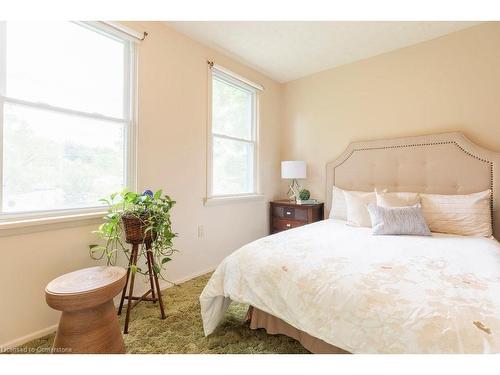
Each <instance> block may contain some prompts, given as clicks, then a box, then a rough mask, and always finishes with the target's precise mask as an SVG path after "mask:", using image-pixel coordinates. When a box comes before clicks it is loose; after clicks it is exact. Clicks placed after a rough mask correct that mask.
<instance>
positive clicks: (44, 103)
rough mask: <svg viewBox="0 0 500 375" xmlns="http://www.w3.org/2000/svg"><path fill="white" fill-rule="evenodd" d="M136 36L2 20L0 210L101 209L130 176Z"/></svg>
mask: <svg viewBox="0 0 500 375" xmlns="http://www.w3.org/2000/svg"><path fill="white" fill-rule="evenodd" d="M132 53H133V45H132V42H131V41H129V40H126V39H122V38H119V37H117V36H115V35H111V34H110V33H106V32H104V31H103V30H100V29H98V28H94V27H91V26H87V25H85V24H80V23H73V22H39V23H37V22H29V23H26V22H10V21H9V22H0V150H1V152H0V171H1V173H0V179H1V184H0V189H1V190H0V217H1V218H3V219H6V218H10V217H12V216H21V215H28V216H33V215H34V214H35V215H34V216H45V215H49V216H50V215H51V214H56V213H57V214H60V213H61V210H64V211H75V210H78V212H81V211H82V210H81V209H84V211H93V210H94V211H95V208H96V207H99V206H102V203H101V202H99V199H100V198H102V197H105V196H107V195H109V194H111V193H112V192H114V191H117V190H120V189H122V188H123V187H125V186H128V185H129V182H130V181H131V180H132V176H131V174H132V172H131V171H132V166H131V164H130V163H129V162H128V160H131V159H132V158H131V157H130V154H131V147H129V145H131V144H133V143H132V142H131V137H132V134H133V132H132V131H131V128H132V121H131V119H132V111H131V108H132V105H131V99H130V98H131V87H130V82H131V79H130V77H131V72H132V71H133V69H132V62H133V59H132Z"/></svg>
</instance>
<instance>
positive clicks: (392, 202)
mask: <svg viewBox="0 0 500 375" xmlns="http://www.w3.org/2000/svg"><path fill="white" fill-rule="evenodd" d="M375 194H376V196H377V206H382V207H405V206H415V205H416V204H419V203H420V196H419V195H418V193H407V192H393V193H392V192H391V193H388V192H387V191H385V190H384V191H382V192H379V191H376V192H375Z"/></svg>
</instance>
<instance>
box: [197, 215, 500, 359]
mask: <svg viewBox="0 0 500 375" xmlns="http://www.w3.org/2000/svg"><path fill="white" fill-rule="evenodd" d="M231 301H236V302H240V303H247V304H250V305H253V306H255V307H257V308H259V309H260V310H263V311H265V312H267V313H270V314H272V315H274V316H276V317H279V318H281V319H282V320H284V321H286V322H287V323H289V324H291V325H292V326H294V327H296V328H298V329H300V330H302V331H305V332H307V333H308V334H310V335H312V336H315V337H317V338H320V339H322V340H324V341H326V342H328V343H330V344H332V345H335V346H337V347H339V348H342V349H344V350H347V351H349V352H351V353H500V244H499V243H498V242H497V241H496V240H493V239H487V238H473V237H460V236H452V235H443V234H433V236H432V237H419V236H373V235H372V234H371V229H369V228H353V227H349V226H347V225H346V224H345V222H344V221H340V220H324V221H321V222H317V223H314V224H310V225H306V226H304V227H300V228H295V229H292V230H289V231H285V232H281V233H277V234H275V235H272V236H268V237H264V238H261V239H259V240H257V241H254V242H252V243H249V244H247V245H245V246H243V247H241V248H240V249H239V250H237V251H235V252H234V253H232V254H231V255H229V256H228V257H227V258H225V259H224V260H223V261H222V263H221V264H220V265H219V266H218V268H217V269H216V271H215V272H214V274H213V275H212V277H211V279H210V281H209V282H208V284H207V285H206V287H205V289H204V290H203V292H202V294H201V296H200V302H201V312H202V318H203V325H204V330H205V334H206V335H209V334H210V333H212V332H213V331H214V329H215V328H216V327H217V325H218V323H219V322H220V320H221V319H222V317H223V315H224V312H225V310H226V309H227V307H228V305H229V304H230V303H231Z"/></svg>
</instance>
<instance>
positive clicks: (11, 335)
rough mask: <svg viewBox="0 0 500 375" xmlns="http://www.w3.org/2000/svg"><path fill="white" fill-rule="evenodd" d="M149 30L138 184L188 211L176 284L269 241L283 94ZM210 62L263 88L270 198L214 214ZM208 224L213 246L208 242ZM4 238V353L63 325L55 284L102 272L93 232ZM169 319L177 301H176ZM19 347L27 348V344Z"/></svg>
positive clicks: (142, 58)
mask: <svg viewBox="0 0 500 375" xmlns="http://www.w3.org/2000/svg"><path fill="white" fill-rule="evenodd" d="M127 25H128V26H130V27H133V28H135V29H137V30H146V31H147V32H148V33H149V36H148V37H147V39H146V40H145V41H144V42H143V43H141V44H140V45H139V46H138V59H139V62H138V80H139V82H138V90H139V103H138V105H139V112H138V126H139V134H138V164H137V169H138V185H139V189H140V190H142V189H144V188H151V189H153V190H154V189H158V188H163V189H164V191H165V192H168V193H169V194H170V195H171V196H172V197H173V198H174V199H176V200H177V202H178V204H177V206H176V207H175V209H174V211H173V225H174V229H175V230H176V231H177V232H178V233H179V238H178V240H176V242H175V246H176V247H177V248H178V249H179V250H180V251H181V252H180V253H179V254H177V256H176V257H175V260H174V261H173V262H172V263H170V264H169V268H168V271H167V274H166V276H167V278H169V279H171V280H182V279H186V278H189V277H191V276H193V275H198V274H200V273H204V272H206V271H208V270H210V269H212V268H214V267H215V266H216V265H217V264H218V263H219V262H220V261H221V260H222V258H223V257H225V256H226V255H228V254H229V253H230V252H232V251H234V250H235V249H237V248H238V247H239V246H240V245H242V244H244V243H246V242H249V241H251V240H254V239H256V238H258V237H261V236H264V235H266V234H267V232H268V221H267V220H268V217H267V202H268V201H269V200H270V199H273V198H274V197H276V196H277V195H278V189H279V182H280V180H279V161H280V156H279V154H280V150H279V144H280V134H281V130H280V124H281V118H280V115H281V112H280V110H281V108H282V103H281V99H282V92H281V90H282V87H281V85H279V84H277V83H276V82H274V81H272V80H270V79H268V78H266V77H264V76H263V75H261V74H259V73H257V72H255V71H253V70H251V69H249V68H247V67H245V66H243V65H241V64H239V63H236V62H235V61H233V60H231V59H229V58H226V57H225V56H222V55H221V54H219V53H216V52H214V51H213V50H211V49H209V48H206V47H204V46H202V45H200V44H198V43H196V42H194V41H192V40H191V39H188V38H187V37H184V36H183V35H180V34H178V33H177V32H175V31H173V30H172V29H170V28H168V27H167V26H166V25H164V24H162V23H156V22H140V23H136V22H133V23H127ZM207 59H214V60H215V61H216V62H217V63H218V64H219V65H222V66H225V67H227V68H229V69H231V70H233V71H235V72H236V73H239V74H241V75H243V76H245V77H247V78H248V79H250V80H253V81H255V82H258V83H261V84H263V85H264V86H265V91H264V92H263V93H262V94H261V99H260V120H261V121H260V126H261V127H260V132H261V133H260V140H261V163H260V170H261V178H262V181H263V193H264V194H265V199H263V200H261V201H258V202H246V203H233V204H226V205H220V206H213V207H205V206H204V205H203V201H202V199H203V197H204V196H205V185H206V183H205V181H206V126H207V104H208V99H207V84H208V81H207V63H206V61H207ZM198 225H203V226H204V237H203V238H198V234H197V228H198ZM44 229H45V230H44V231H39V232H34V233H29V234H23V235H10V236H4V237H0V254H1V259H2V271H1V272H0V284H1V285H3V286H4V287H3V288H2V291H3V293H2V298H1V299H0V304H1V306H0V314H1V317H0V346H2V344H5V343H8V342H12V341H13V340H19V339H20V340H21V341H22V337H23V336H25V335H32V334H33V333H36V332H37V331H39V330H44V329H46V328H47V327H50V326H52V325H54V324H56V323H57V319H58V313H57V312H55V311H53V310H51V309H50V308H49V307H47V306H46V304H45V299H44V288H45V285H46V284H47V282H49V281H50V280H51V279H52V278H54V277H56V276H58V275H60V274H62V273H65V272H69V271H72V270H75V269H78V268H82V267H86V266H91V265H95V264H96V263H95V262H94V261H92V260H90V259H89V257H88V252H87V244H89V243H91V242H93V241H94V239H93V236H92V235H91V234H90V231H91V230H93V229H94V226H92V225H88V224H87V225H84V226H77V227H72V228H62V229H50V230H48V229H47V228H44ZM166 308H167V311H168V302H167V306H166ZM18 342H19V341H18Z"/></svg>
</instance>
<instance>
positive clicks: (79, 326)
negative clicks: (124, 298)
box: [45, 267, 126, 353]
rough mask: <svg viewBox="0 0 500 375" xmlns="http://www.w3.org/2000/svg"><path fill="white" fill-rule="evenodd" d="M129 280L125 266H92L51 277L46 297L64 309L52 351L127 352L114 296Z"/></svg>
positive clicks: (55, 306) (48, 301)
mask: <svg viewBox="0 0 500 375" xmlns="http://www.w3.org/2000/svg"><path fill="white" fill-rule="evenodd" d="M125 282H126V272H125V269H124V268H122V267H91V268H85V269H82V270H79V271H75V272H70V273H67V274H65V275H62V276H60V277H58V278H57V279H54V280H52V281H51V282H50V283H49V284H48V285H47V287H46V288H45V300H46V301H47V304H48V305H49V306H50V307H52V308H53V309H55V310H60V311H62V315H61V319H60V321H59V327H58V328H57V333H56V338H55V340H54V345H53V347H52V352H53V353H125V344H124V342H123V337H122V334H121V331H120V324H119V323H118V318H117V316H116V312H115V306H114V304H113V297H114V296H116V295H117V294H118V293H120V290H122V288H123V286H124V285H125Z"/></svg>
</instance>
